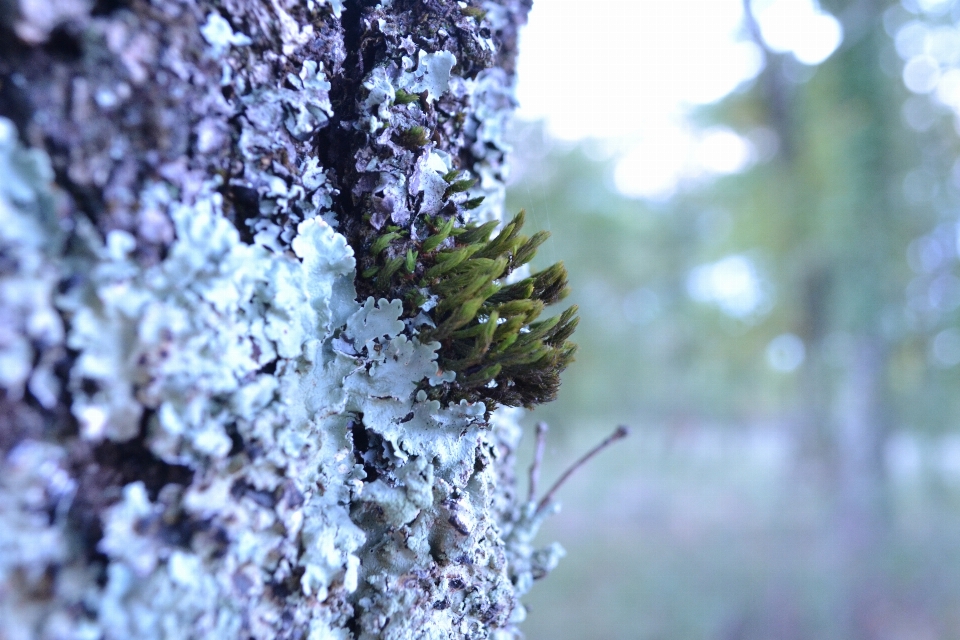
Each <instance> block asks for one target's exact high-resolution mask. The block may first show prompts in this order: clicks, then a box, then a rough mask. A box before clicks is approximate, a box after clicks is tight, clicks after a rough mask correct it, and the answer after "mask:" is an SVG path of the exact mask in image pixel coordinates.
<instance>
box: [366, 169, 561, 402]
mask: <svg viewBox="0 0 960 640" xmlns="http://www.w3.org/2000/svg"><path fill="white" fill-rule="evenodd" d="M448 181H449V183H450V187H449V189H448V190H449V191H451V192H457V191H464V190H466V189H468V188H469V187H470V186H471V184H472V181H470V180H457V179H456V176H454V175H451V176H448ZM524 220H525V214H524V212H523V211H522V210H521V211H520V212H519V213H518V214H517V215H516V216H515V217H514V218H513V220H511V221H510V222H509V223H508V224H506V225H504V227H503V228H502V229H501V230H500V231H499V232H498V233H496V234H494V230H495V229H496V227H497V225H498V223H497V222H496V221H491V222H488V223H486V224H482V225H477V224H467V225H464V226H459V227H458V226H456V221H457V219H456V217H446V218H445V217H444V216H443V215H442V214H441V215H437V216H435V217H429V216H427V217H424V219H423V222H422V228H421V229H417V227H416V226H414V230H415V231H419V233H418V234H417V235H418V236H419V238H420V239H419V240H411V239H410V238H409V236H410V233H409V232H408V231H406V230H401V229H398V228H396V227H387V228H386V229H385V233H383V234H381V235H379V236H377V237H376V238H375V239H374V240H373V241H372V242H371V244H370V247H369V252H368V253H369V257H370V258H371V259H372V264H371V266H369V267H367V268H366V269H365V270H363V272H362V277H364V278H366V279H368V280H369V281H370V283H371V284H373V285H374V286H375V288H376V289H378V290H380V291H383V292H390V294H391V295H393V296H395V297H398V298H400V299H402V300H403V301H404V311H405V315H406V316H407V317H408V318H412V319H414V324H416V325H419V326H420V327H421V328H420V340H421V341H422V342H424V341H434V340H435V341H438V342H439V343H440V345H441V347H440V350H439V363H440V366H441V367H442V368H443V369H444V370H447V371H453V372H454V373H456V378H455V380H454V381H453V382H448V383H445V384H443V385H441V386H439V387H425V391H427V393H428V394H430V395H432V396H434V397H435V398H437V399H442V400H461V399H466V400H468V401H471V402H473V401H477V400H483V401H485V402H491V401H492V402H495V403H499V404H504V405H509V406H525V407H532V406H533V405H536V404H542V403H544V402H549V401H551V400H553V399H554V398H555V397H556V394H557V389H558V388H559V386H560V373H561V372H562V371H563V370H564V369H565V368H566V367H567V365H568V364H569V363H570V362H571V361H572V360H573V355H574V353H575V352H576V349H577V347H576V345H575V344H574V343H572V342H570V341H569V340H568V338H569V337H570V336H571V334H572V333H573V331H574V329H575V328H576V326H577V322H578V318H577V316H576V313H577V307H576V306H571V307H570V308H568V309H566V310H565V311H563V312H562V313H560V314H559V315H555V316H553V317H550V318H547V319H540V316H541V314H542V313H543V311H544V310H545V308H546V307H547V306H548V305H552V304H554V303H556V302H559V301H560V300H562V299H563V298H565V297H566V296H567V294H568V293H569V287H568V286H567V272H566V269H564V267H563V263H562V262H558V263H556V264H554V265H553V266H551V267H549V268H547V269H544V270H543V271H540V272H538V273H535V274H533V275H530V276H528V277H525V278H522V279H519V280H517V281H515V282H512V283H508V282H509V280H510V279H511V278H510V276H511V275H512V274H514V273H515V272H516V270H517V269H519V268H520V267H522V266H524V265H526V264H528V263H529V262H530V260H532V259H533V257H534V255H535V254H536V250H537V247H539V246H540V245H541V244H542V243H543V242H544V241H545V240H546V239H547V238H548V237H549V233H548V232H546V231H540V232H537V233H535V234H534V235H533V236H529V237H528V236H526V235H522V234H521V233H520V230H521V228H522V227H523V224H524ZM421 314H422V315H421Z"/></svg>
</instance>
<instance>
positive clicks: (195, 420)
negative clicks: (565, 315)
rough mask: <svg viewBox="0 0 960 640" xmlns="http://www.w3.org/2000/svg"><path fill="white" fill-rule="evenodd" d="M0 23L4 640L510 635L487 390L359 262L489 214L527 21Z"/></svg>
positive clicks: (234, 5) (520, 12)
mask: <svg viewBox="0 0 960 640" xmlns="http://www.w3.org/2000/svg"><path fill="white" fill-rule="evenodd" d="M0 7H2V9H0V11H2V29H3V31H4V34H3V39H2V44H0V83H2V84H0V116H2V119H0V386H2V387H3V389H4V395H3V396H0V455H2V460H0V522H3V527H2V528H0V638H2V639H3V640H19V639H27V638H44V639H47V638H49V639H53V638H56V639H60V638H84V639H93V638H104V639H113V638H116V639H123V640H126V639H128V638H138V639H145V638H170V639H178V640H179V639H183V638H201V637H204V638H269V639H271V640H272V639H274V638H311V639H321V638H411V639H412V638H452V637H463V638H488V637H491V638H492V637H496V638H509V637H515V636H517V635H519V634H518V631H517V629H516V623H517V622H518V621H520V620H521V619H522V617H523V608H522V606H521V605H520V604H519V603H518V598H519V596H520V595H522V593H523V592H524V591H525V590H526V589H527V588H529V585H530V583H531V582H532V580H533V578H534V577H539V576H541V575H543V574H544V573H546V571H548V570H549V569H550V568H551V567H552V565H553V564H554V563H555V561H556V558H557V555H558V552H557V550H556V549H552V548H551V549H547V550H540V551H534V549H533V548H532V547H531V545H530V540H531V538H532V535H533V533H534V532H535V530H536V526H537V523H538V518H539V516H538V515H537V514H536V513H535V512H534V510H533V509H532V508H531V507H530V505H526V504H521V503H520V502H518V501H517V500H516V498H515V491H514V473H513V451H514V448H515V446H516V443H517V440H518V438H519V430H518V427H517V426H516V423H515V422H513V421H512V419H511V417H510V415H509V414H508V413H504V412H503V411H497V412H494V411H493V409H494V405H495V403H494V402H493V401H492V400H489V399H488V400H487V402H486V404H485V403H484V402H481V401H479V400H477V398H478V397H480V396H478V395H477V394H479V393H481V392H482V393H486V394H488V395H487V396H483V397H484V398H488V397H492V396H490V394H492V393H493V391H485V390H486V389H495V388H496V387H497V383H498V381H501V379H500V378H495V379H493V380H492V381H491V383H490V384H488V385H485V386H483V387H481V391H477V392H472V393H473V395H470V393H467V392H464V391H463V389H462V388H460V387H458V386H457V385H458V384H459V382H458V381H460V380H464V379H465V378H457V379H456V380H455V379H454V378H453V377H452V376H451V375H450V374H451V372H450V371H443V370H441V368H440V365H439V364H438V363H441V364H442V363H443V362H444V360H443V358H444V357H445V356H444V353H443V351H442V350H443V349H444V348H447V345H448V344H449V340H450V339H449V338H448V339H447V340H446V341H444V342H442V344H441V342H440V341H429V340H426V339H424V340H423V342H421V341H420V339H419V338H423V337H424V335H428V334H429V330H427V329H424V327H425V326H429V325H430V324H431V323H432V320H435V319H436V316H431V315H430V311H429V305H428V304H427V303H424V305H423V307H422V308H423V309H424V311H423V313H421V314H419V315H417V316H416V317H411V314H410V313H408V311H409V308H410V304H411V303H410V302H409V300H407V299H400V298H399V297H398V296H399V293H398V291H399V289H397V288H396V287H397V286H399V285H396V286H395V285H393V284H391V282H393V281H391V280H390V277H389V275H390V274H387V275H386V276H383V275H381V276H379V277H372V276H369V275H368V276H358V275H357V274H358V271H359V270H365V273H368V274H371V273H375V272H376V271H377V270H378V269H379V270H380V272H381V274H382V272H383V271H385V270H387V267H386V266H379V267H378V266H377V265H378V264H380V263H376V262H375V259H376V258H377V254H376V251H375V250H374V248H373V245H372V244H371V243H374V242H376V240H377V238H381V237H383V236H384V235H389V234H391V233H396V234H397V235H398V237H399V236H403V238H406V241H407V242H408V243H413V242H414V241H416V242H417V243H418V244H417V246H418V247H421V251H420V256H419V257H418V254H415V253H413V251H412V250H410V249H407V248H406V246H404V250H406V253H402V252H400V253H399V254H398V258H403V259H402V260H400V262H396V260H397V258H391V260H393V262H391V263H388V264H394V263H396V264H406V268H407V269H408V271H409V276H404V277H407V279H410V278H412V277H413V276H414V275H415V274H417V273H420V272H421V271H422V269H423V265H422V264H421V263H422V262H423V258H422V254H424V253H425V252H426V251H425V245H426V241H425V240H424V237H425V236H423V235H422V234H423V233H424V232H423V229H424V228H425V226H424V225H427V224H436V225H438V226H442V225H440V222H439V221H441V220H453V221H454V222H455V223H456V226H458V227H461V228H462V227H463V226H464V225H467V224H468V223H470V222H471V221H483V220H491V219H497V218H499V217H500V215H501V209H502V202H503V177H504V156H505V153H506V151H507V148H506V145H505V143H504V141H503V134H504V126H505V123H506V121H507V119H508V118H509V116H510V113H511V110H512V108H513V106H514V100H513V98H512V84H513V71H514V69H513V64H514V58H515V53H516V35H517V29H518V27H519V25H520V24H522V23H523V22H524V21H525V19H526V13H527V11H528V9H529V0H496V1H493V0H485V1H484V2H483V3H482V6H473V5H472V4H468V3H463V2H461V3H454V2H442V1H440V0H383V2H382V4H379V5H375V6H374V4H373V3H370V2H343V1H342V0H151V1H148V0H96V1H95V2H94V0H43V1H41V0H6V1H5V2H3V3H0ZM456 170H460V171H463V172H464V173H462V174H457V173H456ZM463 176H466V177H468V178H469V177H475V178H477V179H478V181H477V182H476V184H472V185H471V184H469V180H466V179H463V180H461V178H462V177H463ZM454 178H456V180H454ZM481 196H483V197H485V199H484V200H483V201H482V203H481V202H480V200H479V199H480V197H481ZM404 234H407V235H405V236H404ZM417 234H421V235H420V236H419V237H418V235H417ZM388 240H389V238H388ZM441 240H442V238H441ZM385 242H386V241H385ZM451 242H452V241H451ZM448 244H449V242H448ZM390 251H394V253H397V251H395V250H394V249H391V250H390ZM388 253H390V252H389V251H388ZM391 255H392V254H391ZM371 256H372V257H371ZM407 256H412V258H410V257H407ZM438 260H439V258H438ZM358 263H359V267H360V269H358ZM391 268H393V269H395V270H396V269H398V268H399V267H391ZM404 273H405V272H404ZM428 293H429V292H428ZM394 294H396V295H394ZM381 295H382V298H380V297H381ZM378 298H380V299H378ZM434 298H437V296H434ZM432 304H440V305H442V304H443V298H442V296H440V297H439V300H437V299H434V300H433V303H432ZM494 324H495V320H493V321H491V326H493V325H494ZM571 330H572V329H571ZM438 331H439V329H438ZM558 340H560V342H561V343H562V338H558ZM551 344H552V343H551ZM542 346H543V345H541V347H542ZM543 348H544V349H546V347H543ZM450 361H451V362H452V360H450ZM497 371H500V370H499V369H497ZM457 375H460V374H459V373H458V374H457ZM490 375H492V374H490ZM500 384H501V387H502V385H503V382H502V381H501V382H500ZM510 384H513V383H510ZM458 389H460V390H459V391H458ZM458 393H459V396H458Z"/></svg>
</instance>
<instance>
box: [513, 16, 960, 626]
mask: <svg viewBox="0 0 960 640" xmlns="http://www.w3.org/2000/svg"><path fill="white" fill-rule="evenodd" d="M851 6H852V3H843V2H836V3H830V4H829V6H828V4H827V3H824V8H826V9H828V10H831V11H833V12H834V13H835V15H839V16H841V17H844V19H850V16H851V15H852V13H851V12H847V13H844V11H845V10H847V9H850V7H851ZM861 8H862V7H861ZM870 10H871V11H873V13H870V14H869V15H866V14H861V15H860V16H859V17H858V18H857V19H858V20H859V22H858V23H857V24H856V25H854V24H853V23H847V24H846V25H845V26H846V33H847V38H846V40H845V42H844V44H843V46H842V47H841V48H840V50H838V51H837V52H836V53H835V54H834V55H833V56H832V57H831V58H830V59H828V60H827V61H826V62H825V63H823V64H822V65H820V66H819V67H817V68H810V69H808V68H803V67H801V66H800V65H799V64H798V63H796V62H795V61H794V60H792V59H790V58H789V57H786V56H779V55H773V54H769V52H768V59H767V66H766V68H765V70H764V72H763V73H762V74H761V76H760V77H758V78H757V79H756V80H755V81H754V82H753V83H752V84H750V86H747V87H744V88H743V90H742V91H740V92H737V93H735V94H733V95H732V96H730V97H728V98H727V99H725V100H724V101H723V102H721V103H719V104H717V105H713V106H711V107H708V108H704V109H702V110H701V111H700V112H698V113H697V114H695V117H696V118H697V121H698V123H699V124H701V125H702V126H704V127H708V126H713V125H723V126H727V127H731V128H732V129H734V130H735V131H737V132H738V133H740V134H741V135H744V136H747V137H748V138H749V137H751V136H755V135H756V134H757V132H764V133H767V134H768V133H769V132H773V133H774V134H775V135H776V139H777V140H778V143H779V144H778V145H777V149H776V153H773V154H770V155H768V156H767V157H761V158H759V159H758V161H757V162H756V163H755V164H753V165H752V166H751V167H750V168H749V169H748V170H746V171H744V172H742V173H740V174H738V175H733V176H728V177H723V178H720V179H716V180H713V181H710V182H704V183H700V184H696V185H686V186H685V187H684V188H683V189H681V191H680V192H679V193H678V194H677V195H676V196H675V197H673V198H671V199H669V200H668V201H665V202H649V201H642V200H633V199H629V198H626V197H624V196H622V195H620V194H619V193H618V192H617V191H616V189H615V187H614V184H613V168H614V161H615V159H614V158H613V157H610V156H606V157H605V156H604V153H603V151H602V149H601V146H602V145H599V144H594V143H584V144H580V145H570V144H565V143H560V142H557V141H552V140H550V139H549V138H548V137H546V136H545V134H544V133H543V132H542V130H541V129H540V128H539V127H538V126H536V125H526V126H522V127H519V128H518V131H517V134H516V142H515V144H516V149H517V152H516V153H517V157H516V160H515V164H516V165H517V166H518V168H519V176H518V179H517V180H516V181H515V184H514V186H513V188H512V191H511V192H510V194H509V201H508V206H509V207H510V208H512V209H514V210H516V209H519V208H520V207H525V208H526V210H527V212H528V219H529V220H530V223H531V224H533V225H538V226H539V227H540V228H543V229H547V230H549V231H551V232H552V234H553V236H552V238H551V240H550V242H548V243H547V244H546V245H545V246H544V247H543V248H542V249H541V253H540V255H539V256H538V257H537V260H539V261H541V262H539V263H538V262H537V260H535V262H534V264H535V266H539V267H541V268H542V267H543V266H546V265H547V264H550V263H552V262H554V261H556V260H563V261H564V262H565V264H566V266H567V268H568V271H569V274H570V285H571V288H572V291H573V293H572V294H571V296H570V301H572V302H573V303H575V304H577V305H579V307H580V309H581V316H582V317H581V324H580V327H579V329H578V331H577V333H576V334H575V335H574V338H573V339H574V341H576V342H577V343H578V344H579V345H580V349H579V351H578V353H577V357H576V358H577V361H576V362H575V363H574V364H573V365H572V366H571V367H570V368H569V369H568V370H567V371H566V372H565V373H564V376H563V380H564V382H563V387H562V389H561V392H560V397H559V400H557V401H556V402H555V403H552V404H550V405H547V406H544V407H541V408H539V409H538V410H537V411H536V412H535V413H534V414H532V415H531V416H529V417H528V420H529V422H530V424H532V423H533V422H534V421H536V420H545V421H547V422H548V423H549V424H550V425H551V427H552V429H553V432H552V436H551V437H552V440H551V442H552V449H551V453H550V455H548V462H547V472H546V474H547V475H548V476H549V475H550V474H554V475H556V474H558V473H559V472H560V471H561V470H562V468H563V467H564V466H565V464H566V463H567V462H569V460H570V459H572V458H573V457H574V456H575V455H576V454H577V453H579V452H582V451H583V450H585V449H586V448H588V447H589V446H590V445H591V444H592V443H593V442H595V441H596V440H598V439H599V438H601V437H602V436H603V435H605V434H606V433H607V432H609V430H611V429H612V428H613V426H614V425H615V424H618V423H626V424H630V425H632V426H634V427H635V428H636V430H637V435H636V436H635V437H634V438H633V439H632V440H630V441H628V442H626V443H624V444H623V445H622V446H620V447H619V448H617V449H616V450H614V451H610V452H606V453H604V454H603V455H604V456H605V457H604V458H601V459H599V460H598V461H597V462H595V463H594V466H593V467H592V468H590V469H588V470H587V471H586V472H584V473H583V475H581V476H580V477H579V478H578V479H575V480H574V481H573V484H572V486H570V487H568V488H567V489H566V493H565V494H564V495H563V496H561V497H562V498H564V500H565V501H566V506H567V507H568V510H567V511H566V512H565V513H564V514H561V515H560V516H559V517H558V518H557V519H556V520H555V521H554V523H553V529H551V530H549V531H547V532H546V534H545V535H546V536H554V537H555V538H556V539H559V540H560V541H561V542H562V543H563V544H564V545H566V546H567V547H568V549H569V550H570V552H571V553H570V556H569V557H568V558H567V559H566V560H565V561H564V562H563V563H561V567H560V568H559V569H558V570H557V574H555V575H556V576H557V578H558V579H556V580H554V581H552V584H544V585H543V586H541V587H538V589H535V590H534V592H533V594H532V595H533V598H532V613H531V617H530V620H529V621H528V623H527V627H526V629H527V633H528V634H529V636H530V637H532V638H563V637H570V638H574V637H576V638H583V637H596V638H601V637H602V638H665V639H666V638H670V639H672V638H731V639H732V638H758V639H759V638H818V639H822V638H838V639H839V638H877V639H879V638H893V637H898V638H899V637H903V638H956V637H960V616H958V614H957V611H960V545H958V544H957V542H956V535H955V532H956V531H957V525H958V524H960V511H958V510H957V507H958V499H960V493H958V491H957V489H958V486H960V475H958V474H957V471H956V461H957V460H958V459H960V457H958V455H960V448H958V442H960V440H958V438H960V434H958V431H957V429H958V425H960V402H958V401H960V394H958V393H957V389H958V382H960V377H958V376H960V366H957V365H953V366H950V365H949V363H944V362H942V361H938V360H937V358H935V357H934V346H933V345H934V341H935V340H936V339H937V336H939V335H942V332H944V331H945V330H947V331H949V330H953V329H954V328H956V327H957V326H958V320H960V316H958V309H960V280H958V279H957V273H958V269H957V251H958V247H957V228H958V227H957V218H958V215H957V214H958V212H960V180H958V177H957V176H958V173H960V172H958V171H957V170H956V168H955V167H957V166H960V165H958V164H956V163H957V157H958V153H960V148H958V146H960V145H958V141H957V132H956V129H955V122H956V119H955V117H954V115H953V114H952V112H950V111H949V110H948V109H947V108H945V107H943V106H940V105H937V104H935V103H934V102H933V101H932V100H930V99H929V98H927V97H926V96H917V95H911V94H910V92H908V91H907V90H906V89H905V88H904V86H903V82H902V80H901V76H900V73H901V69H902V63H901V61H900V59H899V58H898V57H897V53H896V51H895V50H894V42H893V37H892V35H895V34H896V32H897V30H898V29H899V28H900V27H902V26H903V25H904V24H905V23H907V22H908V21H909V20H924V21H926V23H927V24H934V23H936V24H940V25H951V27H952V25H954V24H955V22H956V20H957V19H958V18H960V12H958V10H957V9H956V8H955V9H954V10H953V14H951V13H950V12H949V11H947V12H941V13H940V14H937V15H930V14H927V15H924V14H922V13H920V14H919V15H913V14H911V13H909V12H908V11H906V10H905V9H904V8H903V7H902V6H900V5H898V4H897V3H877V5H876V6H872V9H870ZM864 11H866V10H864ZM955 14H957V15H955ZM918 101H922V102H918ZM919 108H922V109H926V111H925V113H926V114H927V123H926V124H925V125H923V126H916V124H914V125H913V126H908V124H907V122H908V120H910V118H909V117H907V116H905V115H904V113H905V111H906V110H909V109H913V110H914V111H916V109H919ZM913 121H914V122H916V118H914V119H913ZM918 185H919V186H918ZM931 247H933V248H934V249H936V251H934V254H935V255H934V257H937V256H939V258H938V259H937V260H933V258H929V256H930V255H932V254H930V253H929V251H933V249H931ZM925 248H926V249H925ZM925 250H927V251H928V253H927V254H923V251H925ZM937 252H939V253H937ZM731 255H742V256H746V257H747V258H748V259H750V260H751V262H752V263H753V264H754V265H756V267H757V270H758V272H759V273H760V274H761V277H762V281H763V288H764V290H765V292H766V293H767V295H768V296H769V301H770V304H769V305H768V306H767V307H766V308H762V309H761V310H760V311H759V312H758V313H756V314H754V315H752V316H749V317H746V318H742V319H738V318H734V317H731V316H729V315H727V314H725V313H724V312H723V311H722V310H720V309H719V308H717V307H715V306H712V305H708V304H703V303H700V302H696V301H694V300H692V299H691V296H690V294H689V292H688V278H689V276H690V273H691V271H692V270H693V269H695V268H696V267H698V266H699V265H703V264H708V263H711V262H715V261H717V260H720V259H722V258H724V257H726V256H731ZM923 255H926V256H927V258H929V259H927V258H924V257H923ZM924 260H926V262H924ZM784 333H791V334H794V335H796V336H798V337H800V338H801V339H802V340H803V343H804V346H805V348H806V354H805V356H806V357H805V359H804V361H803V364H802V366H801V367H800V368H798V369H797V370H796V371H792V372H779V371H775V370H773V369H772V368H771V367H770V365H769V364H768V362H767V356H766V350H767V347H768V345H769V344H770V341H771V340H772V339H773V338H775V337H776V336H779V335H782V334H784Z"/></svg>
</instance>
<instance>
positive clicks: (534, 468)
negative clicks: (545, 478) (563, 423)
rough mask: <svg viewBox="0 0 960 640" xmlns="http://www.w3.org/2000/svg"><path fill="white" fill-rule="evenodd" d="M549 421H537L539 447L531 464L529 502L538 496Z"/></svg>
mask: <svg viewBox="0 0 960 640" xmlns="http://www.w3.org/2000/svg"><path fill="white" fill-rule="evenodd" d="M548 428H549V427H547V423H546V422H538V423H537V448H536V450H535V451H534V453H533V463H531V464H530V496H529V497H528V498H527V502H533V501H534V499H536V497H537V485H538V484H539V483H540V464H541V463H542V462H543V451H544V449H546V447H547V429H548Z"/></svg>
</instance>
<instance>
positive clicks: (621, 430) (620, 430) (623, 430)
mask: <svg viewBox="0 0 960 640" xmlns="http://www.w3.org/2000/svg"><path fill="white" fill-rule="evenodd" d="M628 435H630V429H629V428H628V427H626V426H624V425H620V426H618V427H617V428H616V429H615V430H614V432H613V433H611V434H610V435H609V436H607V437H606V439H605V440H604V441H603V442H601V443H600V444H598V445H597V446H595V447H594V448H593V449H591V450H590V451H588V452H587V453H586V454H584V456H583V457H582V458H580V459H579V460H577V461H576V462H574V463H573V464H572V465H570V468H569V469H567V470H566V471H564V472H563V475H562V476H560V479H559V480H557V481H556V482H554V483H553V486H552V487H550V490H549V491H547V494H546V495H545V496H543V499H542V500H541V501H540V503H539V504H538V505H537V510H536V511H535V512H534V513H540V512H541V511H543V510H544V509H546V508H547V506H548V505H549V504H550V502H551V501H552V500H553V494H555V493H556V492H557V489H559V488H560V487H561V486H563V483H564V482H566V481H567V480H568V479H569V478H570V476H572V475H573V474H574V473H576V471H577V469H579V468H580V467H582V466H583V465H585V464H586V463H587V462H588V461H589V460H590V458H592V457H593V456H595V455H597V454H598V453H600V452H601V451H603V450H604V449H606V448H607V447H609V446H610V445H611V444H613V443H614V442H616V441H617V440H622V439H623V438H626V437H627V436H628Z"/></svg>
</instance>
